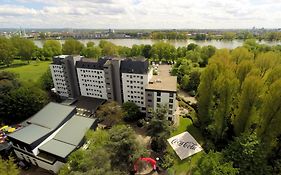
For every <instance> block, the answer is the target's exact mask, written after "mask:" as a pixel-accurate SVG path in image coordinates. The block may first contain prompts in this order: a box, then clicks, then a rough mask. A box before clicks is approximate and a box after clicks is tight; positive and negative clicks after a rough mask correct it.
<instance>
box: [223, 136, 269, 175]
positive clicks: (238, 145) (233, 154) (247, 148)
mask: <svg viewBox="0 0 281 175" xmlns="http://www.w3.org/2000/svg"><path fill="white" fill-rule="evenodd" d="M264 148H265V147H264V145H262V144H261V141H260V140H259V139H258V137H257V135H256V133H252V134H251V133H244V134H242V135H241V136H240V137H236V138H235V140H234V141H233V142H232V143H230V145H229V146H228V148H226V149H225V150H224V152H223V154H224V157H225V159H226V161H233V167H235V168H239V174H241V175H263V174H270V173H269V171H270V168H269V166H267V158H266V154H265V153H266V152H265V149H264Z"/></svg>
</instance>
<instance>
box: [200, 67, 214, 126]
mask: <svg viewBox="0 0 281 175" xmlns="http://www.w3.org/2000/svg"><path fill="white" fill-rule="evenodd" d="M218 74H219V72H218V67H217V65H215V64H212V65H208V66H207V68H206V69H205V70H204V71H203V72H202V74H201V77H200V79H201V82H200V84H199V87H198V94H199V98H198V106H199V111H198V114H199V115H198V119H199V121H200V123H201V126H202V128H206V126H207V125H208V124H209V123H210V122H211V111H212V107H213V103H214V102H213V93H214V91H215V86H214V82H215V80H216V79H217V77H218Z"/></svg>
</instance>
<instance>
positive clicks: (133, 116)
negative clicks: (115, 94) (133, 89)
mask: <svg viewBox="0 0 281 175" xmlns="http://www.w3.org/2000/svg"><path fill="white" fill-rule="evenodd" d="M122 109H123V111H124V120H125V121H129V122H133V121H137V120H138V119H140V117H141V113H140V110H139V107H138V106H137V105H136V104H135V103H134V102H125V103H123V105H122Z"/></svg>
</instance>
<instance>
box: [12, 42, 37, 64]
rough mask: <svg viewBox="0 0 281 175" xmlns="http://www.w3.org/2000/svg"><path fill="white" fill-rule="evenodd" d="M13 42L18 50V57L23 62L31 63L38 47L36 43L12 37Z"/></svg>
mask: <svg viewBox="0 0 281 175" xmlns="http://www.w3.org/2000/svg"><path fill="white" fill-rule="evenodd" d="M11 41H12V43H13V45H14V47H15V48H16V53H17V54H16V55H17V56H18V57H19V58H21V59H22V60H26V61H27V62H28V63H29V61H30V60H31V58H32V55H33V53H34V52H35V50H36V45H35V44H34V42H33V41H32V40H28V39H25V38H19V37H12V38H11Z"/></svg>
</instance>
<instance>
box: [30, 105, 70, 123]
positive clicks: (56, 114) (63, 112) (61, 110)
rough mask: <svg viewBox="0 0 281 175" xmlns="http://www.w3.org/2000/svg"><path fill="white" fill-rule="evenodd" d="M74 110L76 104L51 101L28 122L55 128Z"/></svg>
mask: <svg viewBox="0 0 281 175" xmlns="http://www.w3.org/2000/svg"><path fill="white" fill-rule="evenodd" d="M74 110H75V107H74V106H65V105H61V104H58V103H53V102H50V103H49V104H47V105H46V106H45V107H44V108H43V109H41V110H40V111H39V112H37V113H36V114H35V115H34V116H33V117H32V118H31V119H30V120H28V122H30V123H32V124H36V125H39V126H43V127H45V128H49V129H55V128H56V127H57V126H58V125H59V124H60V123H61V122H62V121H63V120H64V119H65V118H66V117H67V116H68V115H69V114H70V113H71V112H73V111H74Z"/></svg>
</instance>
